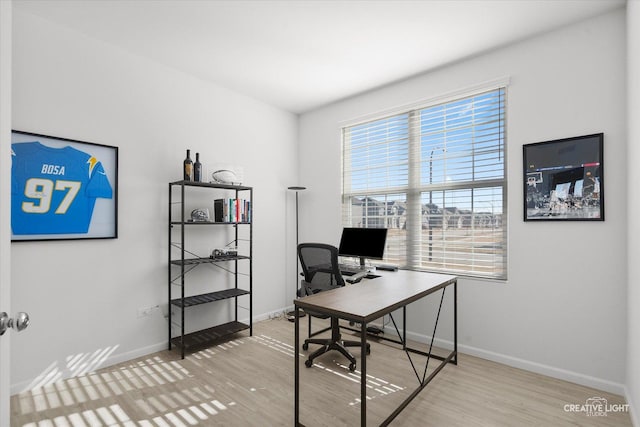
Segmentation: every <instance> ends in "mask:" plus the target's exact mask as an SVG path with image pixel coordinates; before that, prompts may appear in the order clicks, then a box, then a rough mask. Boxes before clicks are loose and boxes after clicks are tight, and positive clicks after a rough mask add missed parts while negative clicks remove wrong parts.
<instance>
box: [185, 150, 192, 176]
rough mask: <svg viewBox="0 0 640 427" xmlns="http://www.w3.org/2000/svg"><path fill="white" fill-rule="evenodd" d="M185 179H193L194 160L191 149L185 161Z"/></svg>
mask: <svg viewBox="0 0 640 427" xmlns="http://www.w3.org/2000/svg"><path fill="white" fill-rule="evenodd" d="M183 166H184V167H183V170H184V180H185V181H192V180H193V162H192V161H191V150H187V158H186V159H184V162H183Z"/></svg>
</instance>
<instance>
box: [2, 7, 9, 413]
mask: <svg viewBox="0 0 640 427" xmlns="http://www.w3.org/2000/svg"><path fill="white" fill-rule="evenodd" d="M11 14H12V2H11V1H3V0H0V94H1V95H0V312H3V311H4V312H7V313H12V312H11V299H10V295H9V294H10V287H9V286H10V284H9V283H10V282H9V281H10V279H11V272H10V267H11V220H10V215H11V151H10V149H11V23H12V19H11ZM11 335H12V331H8V332H6V333H5V334H3V335H2V336H0V426H8V425H9V418H10V413H9V396H10V394H11V393H10V391H11V390H10V388H11V387H10V381H11V379H10V376H9V372H10V369H9V367H10V365H9V363H10V361H9V348H10V341H11Z"/></svg>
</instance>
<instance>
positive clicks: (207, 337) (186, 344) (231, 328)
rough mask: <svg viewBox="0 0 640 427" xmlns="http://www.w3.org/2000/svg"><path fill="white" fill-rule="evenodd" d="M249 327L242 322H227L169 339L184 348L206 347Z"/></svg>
mask: <svg viewBox="0 0 640 427" xmlns="http://www.w3.org/2000/svg"><path fill="white" fill-rule="evenodd" d="M246 329H249V325H246V324H244V323H242V322H229V323H224V324H222V325H218V326H214V327H213V328H208V329H203V330H201V331H197V332H192V333H190V334H185V335H183V336H182V337H175V338H172V339H171V343H172V344H174V345H175V346H176V347H181V348H183V349H185V350H191V349H194V348H200V347H207V346H210V345H211V344H214V343H215V342H217V341H221V340H223V339H225V338H227V337H228V336H230V335H233V334H236V333H238V332H241V331H244V330H246Z"/></svg>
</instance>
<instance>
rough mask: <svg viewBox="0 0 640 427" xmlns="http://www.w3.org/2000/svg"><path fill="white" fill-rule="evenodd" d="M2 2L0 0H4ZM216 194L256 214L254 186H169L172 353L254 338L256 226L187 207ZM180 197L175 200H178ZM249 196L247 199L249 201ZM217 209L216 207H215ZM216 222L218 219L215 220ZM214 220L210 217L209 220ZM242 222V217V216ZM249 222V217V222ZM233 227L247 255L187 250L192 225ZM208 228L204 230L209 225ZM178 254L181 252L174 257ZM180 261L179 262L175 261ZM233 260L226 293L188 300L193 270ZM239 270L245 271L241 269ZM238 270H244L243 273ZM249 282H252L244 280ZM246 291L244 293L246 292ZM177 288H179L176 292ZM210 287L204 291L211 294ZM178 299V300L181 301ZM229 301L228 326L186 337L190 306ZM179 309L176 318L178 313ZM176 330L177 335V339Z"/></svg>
mask: <svg viewBox="0 0 640 427" xmlns="http://www.w3.org/2000/svg"><path fill="white" fill-rule="evenodd" d="M0 1H1V0H0ZM205 189H206V190H214V191H216V190H217V193H222V194H224V193H227V194H228V193H234V196H235V197H234V198H235V199H241V197H240V196H241V195H243V196H245V200H249V201H251V211H253V188H252V187H245V186H241V185H226V184H217V183H208V182H194V181H175V182H170V183H169V203H168V208H169V218H168V237H169V239H168V255H169V257H168V258H169V259H168V268H167V269H168V275H167V277H168V285H169V286H168V300H169V306H170V310H169V322H168V323H169V324H168V334H169V337H168V338H169V340H168V341H169V342H168V345H169V350H171V348H172V346H175V347H179V348H180V352H181V355H182V358H183V359H184V357H185V351H188V350H190V349H193V348H197V347H204V346H207V345H211V344H213V343H215V342H216V341H219V340H222V339H224V338H225V337H229V336H231V335H233V334H235V333H238V332H240V331H244V330H246V329H248V330H249V335H250V336H251V335H253V320H252V319H253V261H252V255H253V224H252V222H251V221H248V222H246V221H238V222H233V221H230V222H221V221H191V220H190V219H189V214H188V212H187V208H186V204H187V203H186V202H187V199H190V198H191V197H192V195H193V196H195V197H196V198H198V199H200V200H202V198H203V196H204V190H205ZM174 196H177V197H174ZM247 196H248V197H247ZM214 210H215V206H214ZM214 218H215V216H214ZM210 219H211V218H210ZM238 219H240V218H238ZM245 219H246V218H245ZM212 225H213V226H216V225H217V226H232V227H233V228H231V229H232V230H234V234H235V239H234V241H235V242H238V241H239V240H245V241H248V247H246V245H244V244H243V248H242V251H241V253H243V254H244V255H233V256H231V255H229V256H218V257H215V258H211V257H202V258H200V257H198V256H197V255H192V253H191V252H189V251H187V250H186V248H185V243H186V242H187V240H189V239H190V238H191V237H192V236H194V235H196V234H202V233H203V232H204V229H202V228H198V227H196V228H194V227H193V226H212ZM238 225H246V227H247V228H244V227H238ZM205 228H206V227H205ZM225 230H229V228H227V229H225V228H222V229H220V228H218V229H217V230H215V231H214V229H212V228H209V229H208V230H206V231H207V232H211V234H214V235H215V234H216V232H217V231H225ZM240 233H242V234H244V233H248V240H247V239H246V238H243V239H240ZM176 236H179V240H178V241H177V242H176V240H175V239H174V237H176ZM176 251H178V252H177V253H176ZM176 257H177V259H176ZM238 260H248V263H247V264H244V262H243V263H242V264H239V263H238V262H237V261H238ZM228 261H235V262H233V263H231V264H229V265H227V266H219V267H220V268H222V269H223V270H225V271H227V272H228V273H229V274H231V275H233V276H234V279H233V282H234V283H233V285H231V286H230V287H227V288H225V289H223V290H215V291H213V292H207V293H203V294H200V295H191V296H187V295H185V293H186V292H187V289H186V288H187V283H186V282H187V280H186V278H185V275H186V273H188V272H189V271H191V270H192V269H194V268H197V267H198V266H199V265H201V264H210V265H211V264H218V263H222V262H228ZM176 267H177V269H179V270H180V274H179V275H178V277H177V278H175V277H174V274H175V272H176ZM240 267H242V268H241V269H240ZM239 269H240V270H241V271H242V272H240V271H239ZM239 277H242V282H243V284H242V286H241V285H240V282H239ZM247 280H248V284H247V283H246V281H247ZM174 285H178V286H179V287H180V289H179V293H177V292H176V294H173V295H172V286H174ZM212 287H213V289H217V288H219V287H220V285H216V284H215V283H213V284H212ZM243 288H245V289H243ZM174 289H176V288H174ZM213 289H211V288H207V289H206V290H213ZM244 295H247V296H248V299H249V300H248V306H247V307H244V306H243V307H241V306H239V304H238V297H241V296H244ZM178 296H179V297H178ZM224 300H228V301H230V302H231V303H230V305H232V309H231V312H230V314H229V318H227V319H226V320H229V322H228V323H224V324H221V325H217V326H213V327H210V328H206V329H203V330H200V331H194V332H191V333H186V323H187V322H188V321H189V320H188V319H187V318H186V317H185V313H186V312H187V311H188V310H187V308H189V307H193V306H196V305H201V304H207V303H211V302H215V301H224ZM211 307H212V310H216V309H217V307H216V306H211ZM239 309H243V310H244V309H246V310H248V311H249V321H248V325H247V324H244V323H241V322H239V321H238V310H239ZM174 311H175V314H174ZM197 314H198V311H195V312H191V314H190V315H197ZM174 331H175V332H176V333H177V334H178V335H175V336H174Z"/></svg>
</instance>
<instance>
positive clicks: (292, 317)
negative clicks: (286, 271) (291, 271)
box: [287, 185, 307, 321]
mask: <svg viewBox="0 0 640 427" xmlns="http://www.w3.org/2000/svg"><path fill="white" fill-rule="evenodd" d="M306 189H307V187H301V186H298V185H294V186H291V187H287V190H292V191H295V192H296V280H295V282H294V283H295V286H296V289H297V288H298V278H299V277H300V262H299V261H298V244H299V241H298V237H299V234H300V233H299V229H298V193H299V192H300V191H303V190H306ZM297 296H298V295H297V293H296V297H297ZM298 313H299V314H298V315H299V317H304V315H305V313H304V312H303V311H299V310H298ZM295 315H296V311H295V310H293V311H290V312H288V313H287V318H288V319H289V320H291V321H293V320H295Z"/></svg>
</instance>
